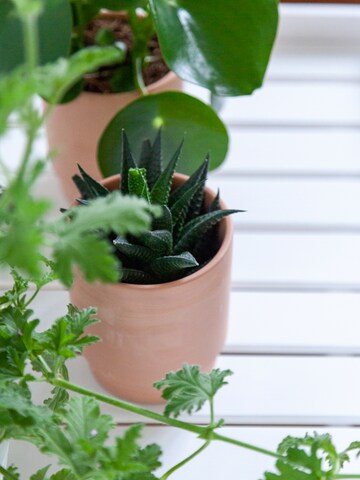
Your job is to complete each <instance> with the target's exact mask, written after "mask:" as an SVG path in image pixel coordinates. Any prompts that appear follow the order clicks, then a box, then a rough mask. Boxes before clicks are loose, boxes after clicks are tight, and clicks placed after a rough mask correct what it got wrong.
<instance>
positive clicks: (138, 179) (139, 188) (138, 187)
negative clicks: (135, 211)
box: [128, 168, 150, 203]
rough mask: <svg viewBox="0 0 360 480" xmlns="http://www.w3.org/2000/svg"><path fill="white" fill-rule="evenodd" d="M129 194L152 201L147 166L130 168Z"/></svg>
mask: <svg viewBox="0 0 360 480" xmlns="http://www.w3.org/2000/svg"><path fill="white" fill-rule="evenodd" d="M128 187H129V195H135V196H136V197H139V198H143V199H144V200H146V201H147V202H148V203H150V192H149V187H148V184H147V181H146V170H145V168H130V169H129V173H128Z"/></svg>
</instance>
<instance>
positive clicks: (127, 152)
mask: <svg viewBox="0 0 360 480" xmlns="http://www.w3.org/2000/svg"><path fill="white" fill-rule="evenodd" d="M121 138H122V156H121V186H120V190H121V193H122V194H124V195H125V194H127V193H129V170H130V168H137V165H136V163H135V160H134V157H133V156H132V153H131V149H130V144H129V140H128V137H127V135H126V133H125V130H122V132H121ZM116 173H118V171H117V172H116Z"/></svg>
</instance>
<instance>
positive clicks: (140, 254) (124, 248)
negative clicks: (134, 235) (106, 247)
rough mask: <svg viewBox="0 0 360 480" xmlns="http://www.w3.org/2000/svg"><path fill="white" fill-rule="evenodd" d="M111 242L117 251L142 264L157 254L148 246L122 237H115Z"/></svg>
mask: <svg viewBox="0 0 360 480" xmlns="http://www.w3.org/2000/svg"><path fill="white" fill-rule="evenodd" d="M113 244H114V246H115V248H116V250H117V251H118V252H120V253H121V254H123V255H125V256H126V257H128V258H130V259H132V260H134V261H135V262H138V263H140V264H143V265H146V264H147V263H149V262H150V261H151V260H153V259H154V258H156V257H157V254H156V253H155V252H154V251H153V250H151V249H150V248H147V247H144V246H142V245H136V244H132V243H130V242H129V241H127V240H126V238H124V237H120V236H119V237H117V238H115V240H114V241H113Z"/></svg>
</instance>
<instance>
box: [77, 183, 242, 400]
mask: <svg viewBox="0 0 360 480" xmlns="http://www.w3.org/2000/svg"><path fill="white" fill-rule="evenodd" d="M186 178H187V177H186V176H184V175H180V174H177V175H176V178H175V180H174V186H178V185H180V184H181V183H183V182H184V180H185V179H186ZM103 183H104V185H105V186H106V187H107V188H109V189H110V190H113V189H115V188H117V187H118V185H119V176H114V177H110V178H109V179H106V180H104V182H103ZM214 197H215V193H214V192H212V191H211V190H210V189H208V188H207V189H206V193H205V202H206V203H207V204H209V203H210V202H211V201H212V199H213V198H214ZM220 235H221V240H222V244H221V246H220V249H219V251H218V252H217V254H216V255H215V257H214V258H213V259H212V260H211V261H210V262H209V263H208V264H207V265H206V266H205V267H204V268H202V269H201V270H198V271H197V272H195V273H194V274H192V275H190V276H188V277H185V278H182V279H180V280H176V281H173V282H168V283H163V284H159V285H132V284H126V283H118V284H106V285H100V284H96V283H95V284H89V283H86V282H85V281H84V280H83V279H82V278H81V277H80V276H79V275H77V277H76V280H75V282H74V285H73V288H72V290H71V292H70V297H71V302H72V303H73V304H75V305H77V306H78V307H79V308H85V307H88V306H89V305H93V306H96V307H97V308H98V315H97V316H98V318H100V319H101V322H100V323H98V324H97V325H94V326H92V327H91V328H90V329H89V331H90V333H91V334H94V335H98V336H99V337H100V338H101V339H102V341H101V342H99V343H98V344H95V345H93V346H91V347H88V348H87V349H85V356H86V357H87V359H88V361H89V364H90V367H91V370H92V372H93V373H94V375H95V377H96V378H97V379H98V381H99V382H100V383H101V384H102V385H103V386H104V387H105V388H106V389H108V390H109V391H110V392H112V393H114V394H115V395H118V396H119V397H122V398H124V399H127V400H131V401H135V402H139V403H157V402H160V401H161V397H160V394H159V392H158V391H157V390H155V389H154V388H153V387H152V385H153V383H154V382H155V381H156V380H160V379H161V378H163V377H164V375H165V373H166V372H169V371H171V370H177V369H179V368H181V367H182V365H183V364H184V363H185V362H187V363H190V364H198V365H200V367H201V370H203V371H209V370H211V369H212V368H213V366H214V364H215V361H216V358H217V356H218V354H219V353H220V352H221V350H222V348H223V346H224V342H225V337H226V331H227V319H228V306H229V296H230V271H231V257H232V236H233V228H232V220H231V218H230V217H226V218H224V219H223V220H222V221H221V223H220Z"/></svg>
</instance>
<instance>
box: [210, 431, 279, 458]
mask: <svg viewBox="0 0 360 480" xmlns="http://www.w3.org/2000/svg"><path fill="white" fill-rule="evenodd" d="M211 439H212V440H219V441H220V442H225V443H231V444H232V445H237V446H238V447H242V448H246V449H247V450H253V451H254V452H258V453H261V454H263V455H268V456H269V457H275V458H281V455H279V454H278V453H276V452H272V451H271V450H266V449H265V448H260V447H257V446H256V445H251V444H250V443H246V442H242V441H241V440H236V439H235V438H231V437H226V436H225V435H219V434H218V433H216V432H213V433H212V437H211Z"/></svg>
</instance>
